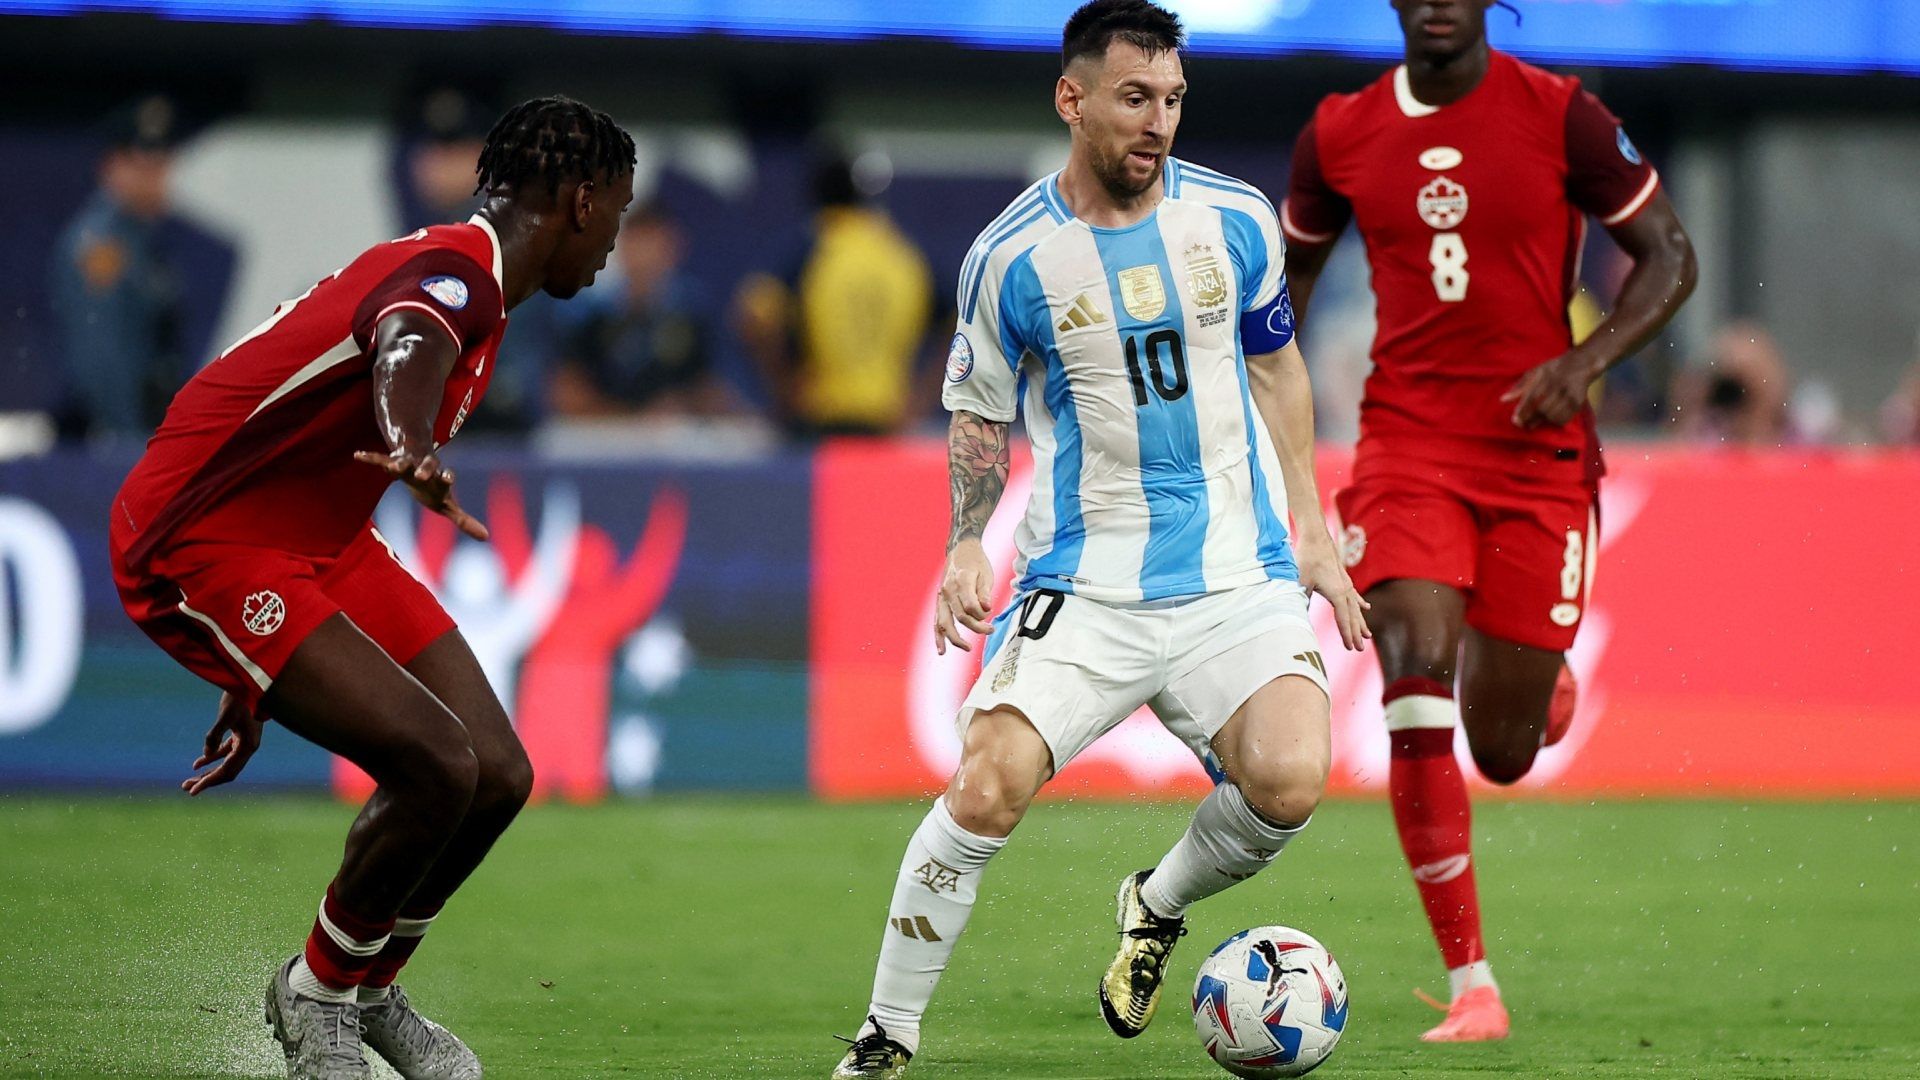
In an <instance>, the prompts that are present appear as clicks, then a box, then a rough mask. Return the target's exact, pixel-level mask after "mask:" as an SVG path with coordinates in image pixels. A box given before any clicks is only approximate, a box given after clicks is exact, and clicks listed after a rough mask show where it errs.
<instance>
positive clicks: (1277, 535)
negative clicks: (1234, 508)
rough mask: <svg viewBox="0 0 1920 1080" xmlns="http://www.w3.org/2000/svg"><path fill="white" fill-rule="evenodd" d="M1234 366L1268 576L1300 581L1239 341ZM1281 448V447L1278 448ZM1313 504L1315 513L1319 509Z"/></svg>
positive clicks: (1234, 351) (1261, 550) (1234, 348)
mask: <svg viewBox="0 0 1920 1080" xmlns="http://www.w3.org/2000/svg"><path fill="white" fill-rule="evenodd" d="M1233 359H1234V366H1235V367H1236V369H1237V370H1238V371H1239V374H1240V408H1241V409H1242V411H1243V412H1244V414H1245V416H1246V420H1247V471H1248V472H1249V473H1251V474H1252V475H1253V520H1254V522H1255V524H1256V525H1257V526H1258V527H1259V529H1260V561H1261V562H1262V563H1263V564H1265V566H1266V568H1267V576H1268V577H1270V578H1275V579H1278V580H1280V581H1299V580H1300V569H1299V567H1297V566H1295V565H1294V562H1293V544H1292V542H1291V541H1289V540H1288V539H1287V527H1286V525H1285V524H1284V523H1282V522H1281V520H1280V515H1278V514H1275V513H1274V512H1273V494H1272V492H1270V491H1269V490H1268V488H1267V470H1266V469H1265V468H1264V467H1262V465H1261V464H1260V438H1259V435H1258V434H1257V432H1258V431H1259V429H1258V428H1256V427H1255V426H1254V425H1256V424H1260V423H1263V422H1264V421H1263V420H1262V419H1261V418H1260V416H1259V414H1258V412H1257V411H1256V410H1255V409H1254V407H1253V391H1252V390H1251V388H1249V387H1248V386H1247V357H1246V354H1245V353H1243V352H1241V351H1240V345H1239V343H1238V342H1235V343H1234V346H1233ZM1275 449H1276V450H1278V447H1276V448H1275ZM1319 511H1320V508H1319V507H1317V506H1316V507H1313V508H1312V512H1313V513H1319Z"/></svg>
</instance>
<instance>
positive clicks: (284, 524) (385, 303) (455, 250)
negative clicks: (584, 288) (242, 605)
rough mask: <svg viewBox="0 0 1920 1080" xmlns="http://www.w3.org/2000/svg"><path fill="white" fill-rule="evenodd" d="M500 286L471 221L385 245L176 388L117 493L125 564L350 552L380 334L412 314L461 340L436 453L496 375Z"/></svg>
mask: <svg viewBox="0 0 1920 1080" xmlns="http://www.w3.org/2000/svg"><path fill="white" fill-rule="evenodd" d="M500 274H501V266H500V241H499V238H498V237H497V236H496V235H495V234H494V232H493V228H492V226H491V225H488V224H487V223H486V222H485V221H484V220H483V219H481V218H478V217H476V218H474V219H473V220H472V222H471V223H469V224H465V225H440V226H435V227H434V228H430V229H421V230H420V231H418V232H416V233H413V234H412V235H410V236H404V237H401V238H400V239H398V240H393V241H389V242H387V243H384V244H380V245H379V246H377V247H374V248H372V249H370V250H368V251H366V252H365V253H363V254H362V255H361V256H360V257H359V258H357V259H355V260H354V261H353V262H351V263H349V264H348V265H346V266H345V267H343V268H341V269H340V270H336V271H335V272H334V273H333V274H332V275H331V276H330V277H327V278H325V279H324V280H322V281H321V282H320V283H319V284H317V285H315V286H314V287H313V288H311V289H309V290H307V291H306V292H305V293H303V294H301V295H300V296H298V297H295V298H294V299H292V300H289V301H287V302H285V303H283V304H281V305H280V306H279V308H278V309H276V310H275V311H274V313H273V316H272V317H271V318H269V319H267V321H266V322H263V323H261V324H260V325H259V326H257V327H255V328H254V329H253V330H252V331H251V332H250V333H248V334H247V336H245V337H243V338H241V339H240V340H239V341H238V342H235V343H234V344H233V345H232V346H230V347H229V348H228V349H227V351H226V352H223V353H221V354H220V357H219V358H218V359H216V360H215V361H214V362H213V363H211V364H209V365H207V366H206V367H205V368H204V369H202V370H201V371H200V373H199V374H197V375H195V376H194V377H193V379H192V380H191V381H189V382H188V383H187V385H186V386H185V387H184V388H182V389H181V391H180V393H179V394H178V395H176V396H175V397H174V399H173V404H172V405H170V406H169V407H168V409H167V416H166V419H165V420H164V421H162V422H161V424H160V430H159V431H158V432H156V433H155V434H154V436H153V439H152V440H151V441H149V442H148V443H147V452H146V455H145V456H144V457H142V458H141V459H140V463H139V464H137V465H135V466H134V468H133V472H132V474H130V475H129V476H128V477H127V480H126V483H125V484H123V485H121V488H120V494H119V495H118V496H117V497H116V499H115V500H114V511H113V524H112V534H113V540H114V548H115V550H116V552H119V553H122V558H123V560H124V565H126V566H127V567H129V568H131V569H134V570H141V569H144V568H145V566H146V565H147V563H148V561H149V560H150V559H151V558H152V557H153V555H154V554H155V553H156V552H157V551H160V550H162V549H163V548H165V547H167V546H171V545H174V544H178V543H186V542H201V541H218V542H223V543H237V544H249V545H254V546H258V547H265V548H273V549H276V550H280V551H286V552H291V553H294V554H297V555H308V556H318V557H325V556H332V555H337V554H338V553H340V552H341V551H343V550H344V549H345V548H346V547H347V545H348V544H349V543H350V542H351V541H352V540H353V539H354V538H355V536H357V535H358V534H359V533H360V532H361V531H362V530H364V529H365V527H366V524H367V521H368V519H370V518H371V517H372V516H373V509H374V506H375V505H376V504H378V503H379V501H380V496H381V494H382V493H383V492H385V491H386V489H387V485H388V483H389V480H388V477H387V474H386V473H384V472H382V471H381V470H380V469H378V468H375V467H374V466H371V465H364V464H361V463H360V462H357V461H355V460H354V459H353V454H354V452H355V451H357V450H374V451H378V452H380V453H385V452H386V451H387V444H386V440H385V439H384V438H382V437H381V434H380V431H379V429H378V427H377V426H376V425H375V423H374V413H373V391H372V377H371V372H372V359H373V341H374V328H375V327H376V326H377V325H378V324H379V322H380V320H381V319H383V318H385V317H386V316H387V315H388V314H390V313H392V312H394V311H396V310H399V309H402V308H410V309H416V310H419V311H424V312H426V313H427V314H429V315H431V316H433V317H434V318H435V319H438V320H439V321H440V323H441V324H442V325H443V326H445V327H446V330H447V332H448V333H449V334H452V335H453V338H454V340H455V341H457V342H458V343H459V345H460V358H459V361H458V362H457V363H456V364H455V365H454V369H453V373H452V374H451V375H449V376H448V378H447V386H446V392H445V395H444V396H443V398H442V401H441V405H440V411H439V414H438V416H437V417H436V419H435V421H434V428H433V435H434V440H435V444H436V445H438V444H439V443H443V442H445V441H446V440H448V439H451V438H452V437H453V435H454V433H455V432H457V431H459V430H460V425H461V424H462V423H464V422H465V421H466V418H467V416H468V415H469V414H470V413H471V412H472V411H473V407H474V406H475V405H476V404H478V403H479V401H480V398H481V396H482V395H483V394H485V393H486V389H487V383H488V381H489V380H490V379H491V378H492V377H493V363H494V355H495V353H497V352H498V351H499V347H500V336H501V334H502V333H503V332H504V331H505V329H506V324H507V320H506V308H505V305H504V303H503V301H502V296H501V286H500Z"/></svg>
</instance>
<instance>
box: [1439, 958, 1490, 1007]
mask: <svg viewBox="0 0 1920 1080" xmlns="http://www.w3.org/2000/svg"><path fill="white" fill-rule="evenodd" d="M1483 986H1491V987H1493V988H1494V989H1495V990H1496V991H1498V990H1499V989H1500V984H1499V983H1496V982H1494V981H1493V965H1492V964H1489V963H1487V962H1486V961H1485V960H1475V961H1474V962H1473V963H1471V964H1465V965H1462V966H1461V967H1457V968H1448V969H1447V989H1448V990H1449V991H1450V992H1451V993H1452V994H1453V1000H1455V1001H1458V1000H1460V995H1461V994H1464V993H1466V992H1467V991H1469V990H1478V989H1479V988H1481V987H1483Z"/></svg>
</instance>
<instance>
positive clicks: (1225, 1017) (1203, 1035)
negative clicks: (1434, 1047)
mask: <svg viewBox="0 0 1920 1080" xmlns="http://www.w3.org/2000/svg"><path fill="white" fill-rule="evenodd" d="M1193 1026H1194V1028H1195V1029H1196V1030H1197V1031H1199V1033H1200V1045H1201V1046H1203V1047H1205V1048H1206V1051H1207V1054H1208V1055H1209V1056H1211V1057H1212V1058H1213V1060H1215V1061H1217V1062H1219V1063H1220V1067H1221V1068H1223V1069H1225V1070H1227V1071H1228V1072H1230V1073H1232V1074H1233V1075H1235V1076H1243V1077H1249V1078H1251V1080H1270V1078H1273V1077H1282V1076H1303V1075H1305V1074H1306V1073H1308V1072H1311V1071H1312V1070H1313V1069H1314V1068H1315V1067H1316V1066H1318V1065H1319V1064H1320V1063H1321V1062H1323V1061H1325V1060H1327V1058H1328V1057H1329V1056H1330V1055H1331V1054H1332V1053H1333V1048H1334V1047H1335V1046H1336V1045H1338V1044H1339V1042H1340V1033H1341V1032H1342V1031H1344V1030H1346V1026H1347V977H1346V976H1345V975H1343V974H1342V973H1341V971H1340V965H1339V964H1336V963H1334V961H1333V954H1332V953H1329V952H1327V950H1326V949H1325V947H1323V946H1322V945H1321V944H1320V943H1319V942H1318V941H1315V940H1314V939H1313V938H1312V937H1311V936H1309V935H1307V934H1304V933H1301V932H1300V931H1298V930H1295V929H1293V928H1292V927H1288V926H1260V927H1255V928H1254V929H1252V930H1242V931H1241V932H1239V933H1238V934H1235V935H1233V936H1232V937H1230V938H1228V939H1227V940H1225V941H1223V942H1221V943H1220V947H1219V948H1216V949H1214V950H1213V953H1212V954H1211V955H1209V956H1208V957H1207V959H1206V962H1205V963H1203V964H1201V965H1200V974H1199V976H1198V977H1197V978H1196V979H1195V980H1194V983H1193Z"/></svg>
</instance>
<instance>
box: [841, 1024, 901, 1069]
mask: <svg viewBox="0 0 1920 1080" xmlns="http://www.w3.org/2000/svg"><path fill="white" fill-rule="evenodd" d="M867 1023H869V1024H872V1025H873V1031H872V1032H870V1033H868V1034H866V1035H862V1036H861V1037H859V1038H858V1039H854V1040H851V1042H852V1045H850V1046H848V1047H847V1054H846V1056H845V1057H843V1058H841V1059H840V1064H839V1065H838V1066H837V1067H836V1068H835V1069H834V1070H833V1080H902V1078H903V1077H905V1076H906V1075H907V1062H908V1061H911V1060H912V1059H913V1051H911V1050H909V1049H907V1048H906V1047H905V1046H902V1045H901V1044H899V1043H897V1042H895V1041H894V1040H893V1039H892V1038H890V1037H889V1036H888V1035H887V1031H886V1029H885V1028H883V1027H881V1026H880V1021H878V1020H875V1019H874V1018H873V1017H871V1016H869V1017H867ZM835 1038H839V1036H837V1035H836V1036H835ZM841 1041H842V1042H846V1041H848V1040H845V1039H842V1040H841Z"/></svg>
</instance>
